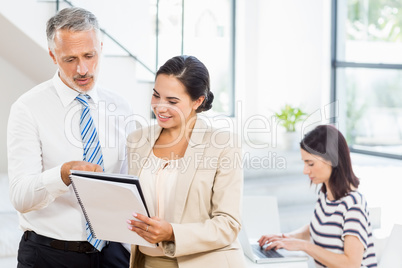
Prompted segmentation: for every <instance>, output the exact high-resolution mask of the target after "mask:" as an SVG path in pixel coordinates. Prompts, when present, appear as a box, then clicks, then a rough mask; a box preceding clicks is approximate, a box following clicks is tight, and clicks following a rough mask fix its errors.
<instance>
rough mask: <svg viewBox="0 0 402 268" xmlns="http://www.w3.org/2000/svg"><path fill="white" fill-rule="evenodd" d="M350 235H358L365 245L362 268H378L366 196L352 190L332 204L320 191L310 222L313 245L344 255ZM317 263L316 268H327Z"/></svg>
mask: <svg viewBox="0 0 402 268" xmlns="http://www.w3.org/2000/svg"><path fill="white" fill-rule="evenodd" d="M346 235H353V236H356V237H357V238H358V239H359V240H360V241H361V242H362V244H363V246H364V253H363V261H362V264H361V267H365V268H370V267H377V258H376V255H375V251H374V244H373V237H372V232H371V223H370V219H369V212H368V208H367V202H366V199H365V198H364V197H363V195H362V194H361V193H359V192H357V191H351V192H350V193H349V194H348V195H347V196H345V197H342V198H341V199H339V200H335V201H330V200H328V199H327V195H326V194H324V193H322V192H320V193H319V197H318V200H317V204H316V206H315V210H314V215H313V218H312V220H311V223H310V236H311V239H312V241H313V243H314V244H316V245H318V246H321V247H323V248H325V249H327V250H329V251H332V252H334V253H338V254H342V253H343V248H344V238H345V236H346ZM315 263H316V267H326V266H324V265H322V264H321V263H319V262H318V261H315Z"/></svg>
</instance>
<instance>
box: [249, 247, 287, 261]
mask: <svg viewBox="0 0 402 268" xmlns="http://www.w3.org/2000/svg"><path fill="white" fill-rule="evenodd" d="M251 246H252V248H253V251H254V253H255V254H256V255H257V256H258V257H260V258H283V256H282V255H281V254H279V253H278V252H276V250H272V249H271V250H262V249H261V247H260V246H259V245H258V244H253V245H251Z"/></svg>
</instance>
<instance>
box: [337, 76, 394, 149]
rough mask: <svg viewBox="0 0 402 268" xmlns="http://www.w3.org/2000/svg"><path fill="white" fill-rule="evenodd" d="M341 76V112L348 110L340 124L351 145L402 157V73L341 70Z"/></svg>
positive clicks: (339, 79)
mask: <svg viewBox="0 0 402 268" xmlns="http://www.w3.org/2000/svg"><path fill="white" fill-rule="evenodd" d="M337 77H338V81H337V83H338V86H337V87H338V99H339V101H340V109H339V111H340V112H342V111H345V112H343V114H341V115H340V116H341V118H340V120H339V122H340V125H342V123H345V124H344V125H343V131H344V133H345V137H346V138H347V141H348V143H349V145H350V146H351V147H352V148H356V149H364V150H369V151H377V152H382V153H390V154H396V155H401V154H402V90H401V88H402V71H401V70H386V69H361V68H339V69H338V71H337ZM341 89H342V90H341ZM345 118H346V120H344V119H345Z"/></svg>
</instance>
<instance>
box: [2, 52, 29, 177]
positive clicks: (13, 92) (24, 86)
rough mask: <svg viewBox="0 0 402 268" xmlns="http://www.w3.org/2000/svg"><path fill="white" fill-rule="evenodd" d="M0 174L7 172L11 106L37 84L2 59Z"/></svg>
mask: <svg viewBox="0 0 402 268" xmlns="http://www.w3.org/2000/svg"><path fill="white" fill-rule="evenodd" d="M0 70H1V71H0V81H1V86H0V92H1V98H0V173H5V172H7V144H6V139H7V122H8V115H9V112H10V107H11V104H12V103H13V102H14V101H15V100H16V99H17V98H18V97H19V96H20V95H21V94H22V93H24V92H25V91H27V90H28V89H29V88H32V87H33V86H34V85H35V84H36V83H35V82H34V81H32V80H31V79H29V78H27V76H26V75H25V74H24V73H22V72H21V71H20V70H18V69H17V68H16V67H15V66H14V65H12V64H10V63H9V62H8V61H6V60H4V58H2V57H0Z"/></svg>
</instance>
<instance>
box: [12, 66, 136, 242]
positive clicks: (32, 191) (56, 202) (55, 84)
mask: <svg viewBox="0 0 402 268" xmlns="http://www.w3.org/2000/svg"><path fill="white" fill-rule="evenodd" d="M77 95H78V92H76V91H74V90H72V89H71V88H69V87H67V86H66V85H65V84H64V83H63V82H62V81H61V80H60V78H59V76H58V72H57V73H56V75H55V76H54V77H53V79H51V80H49V81H46V82H44V83H42V84H40V85H38V86H36V87H34V88H33V89H31V90H29V91H28V92H26V93H25V94H23V95H22V96H21V97H20V98H19V99H18V100H17V101H16V102H15V103H14V104H13V105H12V107H11V111H10V117H9V121H8V130H7V146H8V173H9V179H10V199H11V202H12V204H13V205H14V207H15V208H16V209H17V211H18V212H19V213H18V214H19V222H20V227H21V229H22V230H23V231H26V230H32V231H35V232H36V233H38V234H41V235H44V236H48V237H52V238H55V239H60V240H73V241H74V240H76V241H77V240H78V241H85V240H86V231H85V228H84V226H85V223H86V220H85V218H84V216H83V213H82V211H81V208H80V206H79V204H78V201H77V198H76V197H75V194H74V191H73V189H72V186H71V185H70V186H66V185H65V184H64V183H63V181H62V179H61V175H60V168H61V166H62V164H63V163H65V162H69V161H82V159H83V145H82V139H81V135H80V129H79V128H80V127H79V118H80V115H81V112H82V104H81V103H79V101H77V100H76V99H75V97H76V96H77ZM88 95H90V97H91V98H90V100H89V105H90V112H91V115H92V117H93V120H94V122H95V125H96V129H97V132H98V136H99V141H100V144H101V147H102V154H103V158H104V167H105V172H109V173H120V171H121V168H122V165H123V162H124V159H125V156H126V153H125V142H126V136H127V135H128V134H129V133H130V132H131V131H132V130H133V129H134V126H135V123H134V120H131V119H132V118H133V117H134V115H133V113H132V109H131V107H130V105H129V104H128V103H127V101H126V100H125V99H124V98H123V97H121V96H119V95H117V94H116V93H114V92H112V91H108V90H105V89H103V88H100V87H98V86H95V87H94V89H92V90H91V91H90V92H88ZM94 194H96V189H94ZM100 198H102V197H100ZM103 198H104V197H103Z"/></svg>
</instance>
